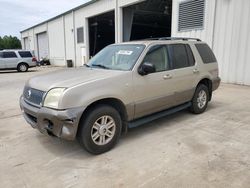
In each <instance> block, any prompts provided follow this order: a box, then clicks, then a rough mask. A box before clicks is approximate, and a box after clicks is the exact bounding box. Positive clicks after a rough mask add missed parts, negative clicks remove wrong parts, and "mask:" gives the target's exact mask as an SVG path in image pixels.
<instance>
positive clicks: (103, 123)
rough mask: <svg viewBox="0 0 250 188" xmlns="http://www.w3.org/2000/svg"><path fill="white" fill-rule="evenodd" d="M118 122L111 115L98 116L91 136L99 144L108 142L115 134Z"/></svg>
mask: <svg viewBox="0 0 250 188" xmlns="http://www.w3.org/2000/svg"><path fill="white" fill-rule="evenodd" d="M115 130H116V124H115V121H114V119H113V118H112V117H111V116H102V117H100V118H98V119H97V120H96V121H95V123H94V124H93V126H92V130H91V138H92V141H93V142H94V143H95V144H97V145H106V144H108V143H109V142H110V141H111V140H112V138H113V137H114V135H115Z"/></svg>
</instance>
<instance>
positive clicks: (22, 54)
mask: <svg viewBox="0 0 250 188" xmlns="http://www.w3.org/2000/svg"><path fill="white" fill-rule="evenodd" d="M18 53H19V55H20V56H21V57H23V58H25V57H32V54H31V53H30V52H29V51H21V52H18Z"/></svg>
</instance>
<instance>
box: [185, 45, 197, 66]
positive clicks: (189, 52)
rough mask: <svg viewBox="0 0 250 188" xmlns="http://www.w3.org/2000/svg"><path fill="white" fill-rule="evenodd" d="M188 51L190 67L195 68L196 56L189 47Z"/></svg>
mask: <svg viewBox="0 0 250 188" xmlns="http://www.w3.org/2000/svg"><path fill="white" fill-rule="evenodd" d="M186 49H187V55H188V61H189V65H190V66H193V65H194V64H195V59H194V54H193V52H192V50H191V48H190V46H189V45H186Z"/></svg>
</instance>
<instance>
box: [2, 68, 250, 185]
mask: <svg viewBox="0 0 250 188" xmlns="http://www.w3.org/2000/svg"><path fill="white" fill-rule="evenodd" d="M55 69H58V68H50V69H46V68H37V69H34V70H33V71H31V72H28V73H16V72H11V71H10V72H4V73H0V104H1V107H0V187H6V188H7V187H13V188H14V187H31V188H33V187H43V188H44V187H53V188H56V187H58V188H59V187H81V188H87V187H91V188H93V187H102V188H106V187H108V188H109V187H154V188H156V187H197V188H200V187H212V188H214V187H249V185H250V178H249V177H250V87H246V86H237V85H226V84H223V85H221V87H220V89H219V90H218V91H216V92H215V94H214V98H213V100H212V102H211V103H210V104H209V107H208V109H207V111H206V112H205V113H204V114H202V115H192V114H190V113H188V112H187V111H182V112H179V113H177V114H174V115H171V116H168V117H166V118H162V119H159V120H157V121H154V122H152V123H149V124H146V125H145V126H142V127H138V128H136V129H132V130H130V131H129V133H128V134H127V135H126V136H123V137H122V138H121V140H120V142H119V144H118V145H117V147H115V148H114V149H113V150H112V151H110V152H108V153H105V154H103V155H99V156H93V155H90V154H88V153H87V152H85V151H84V150H83V149H82V148H81V147H80V146H79V145H78V143H77V142H67V141H63V140H59V139H56V138H51V137H47V136H44V135H41V134H40V133H39V132H38V131H36V130H34V129H32V128H31V127H30V126H29V125H28V124H27V123H26V122H25V120H24V119H23V117H22V116H21V112H20V110H19V104H18V100H19V96H20V95H21V93H22V89H23V86H24V83H25V81H26V80H27V79H28V78H29V77H31V76H34V75H37V74H41V73H44V72H48V71H53V70H55Z"/></svg>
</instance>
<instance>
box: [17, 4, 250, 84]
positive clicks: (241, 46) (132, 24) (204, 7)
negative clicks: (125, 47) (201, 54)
mask: <svg viewBox="0 0 250 188" xmlns="http://www.w3.org/2000/svg"><path fill="white" fill-rule="evenodd" d="M163 36H183V37H196V38H200V39H202V40H203V41H206V42H207V43H208V44H209V45H210V47H211V48H212V49H213V51H214V52H215V54H216V56H217V59H218V62H219V66H220V76H221V78H222V81H224V82H227V83H237V84H245V85H250V62H248V60H249V59H250V47H249V46H250V45H248V44H250V1H249V0H240V1H237V0H92V1H89V2H88V3H85V4H83V5H81V6H79V7H76V8H74V9H72V10H69V11H67V12H65V13H63V14H61V15H58V16H56V17H54V18H51V19H49V20H47V21H45V22H43V23H40V24H37V25H35V26H33V27H31V28H27V29H25V30H24V31H21V38H22V44H23V48H25V49H30V50H34V51H35V54H36V56H38V57H39V58H42V57H48V58H49V59H50V60H51V62H52V64H53V65H58V66H65V65H66V60H72V61H73V63H74V65H75V66H81V65H82V64H83V63H86V62H87V60H88V59H89V58H90V57H91V56H93V55H95V54H96V53H97V52H98V51H100V50H101V49H102V48H103V47H105V46H106V45H108V44H111V43H114V42H123V41H130V40H138V39H143V38H151V37H163Z"/></svg>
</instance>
